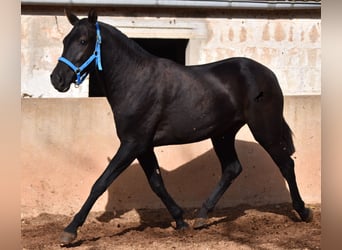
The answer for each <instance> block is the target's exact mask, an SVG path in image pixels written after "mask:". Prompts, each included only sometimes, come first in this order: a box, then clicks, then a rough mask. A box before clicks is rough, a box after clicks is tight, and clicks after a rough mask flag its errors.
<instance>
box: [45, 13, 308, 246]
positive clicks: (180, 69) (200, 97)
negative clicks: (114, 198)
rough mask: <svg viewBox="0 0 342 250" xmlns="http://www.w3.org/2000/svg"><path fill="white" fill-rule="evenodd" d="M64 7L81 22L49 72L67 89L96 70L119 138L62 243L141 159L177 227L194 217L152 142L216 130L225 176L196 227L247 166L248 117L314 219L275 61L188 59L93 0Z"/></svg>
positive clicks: (300, 206) (296, 200)
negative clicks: (299, 179) (152, 45)
mask: <svg viewBox="0 0 342 250" xmlns="http://www.w3.org/2000/svg"><path fill="white" fill-rule="evenodd" d="M66 15H67V17H68V19H69V21H70V23H71V24H72V25H73V29H72V30H71V32H70V33H69V34H68V35H67V36H66V37H65V39H64V41H63V43H64V50H63V54H62V57H61V58H60V59H59V62H58V64H57V66H56V68H55V69H54V70H53V73H52V74H51V82H52V84H53V86H54V87H55V88H56V89H57V90H58V91H61V92H65V91H67V90H68V89H69V88H70V85H71V83H73V82H75V83H76V84H80V83H81V82H82V80H83V79H84V77H85V76H86V75H87V74H88V73H90V74H91V76H92V77H94V78H95V79H96V83H97V84H99V86H100V87H101V89H102V90H103V91H104V93H105V95H106V97H107V99H108V102H109V104H110V106H111V109H112V111H113V114H114V120H115V124H116V129H117V136H118V137H119V139H120V142H121V143H120V147H119V149H118V151H117V153H116V154H115V156H114V157H113V159H112V160H111V161H110V163H109V165H108V167H107V168H106V169H105V171H104V172H103V174H102V175H101V176H100V177H99V179H98V180H97V181H96V182H95V184H94V185H93V187H92V189H91V192H90V194H89V197H88V198H87V200H86V202H85V203H84V205H83V206H82V208H81V210H80V211H79V212H78V213H77V214H76V215H75V217H74V218H73V220H72V222H71V223H70V224H69V225H68V226H67V227H66V228H65V229H64V232H63V233H62V236H61V242H62V244H69V243H71V242H72V241H73V240H74V239H76V236H77V229H78V227H80V226H81V225H82V224H83V223H84V221H85V219H86V217H87V215H88V213H89V211H90V209H91V208H92V206H93V205H94V203H95V201H96V200H97V199H98V198H99V196H100V195H102V194H103V193H104V192H105V191H106V189H107V188H108V186H109V185H110V184H111V183H112V182H113V181H114V180H115V179H116V178H117V177H118V176H119V175H120V174H121V173H122V172H123V171H124V170H125V169H126V168H127V167H128V166H129V165H130V164H131V163H132V161H133V160H134V159H138V161H139V163H140V165H141V166H142V168H143V170H144V172H145V174H146V177H147V179H148V181H149V184H150V185H151V188H152V190H153V191H154V192H155V193H156V194H157V195H158V196H159V197H160V199H161V200H162V201H163V203H164V204H165V206H166V207H167V209H168V211H169V212H170V214H171V215H172V217H173V218H174V220H175V221H176V228H177V229H183V228H186V227H188V225H187V223H186V222H185V221H184V219H183V211H182V209H181V208H180V207H179V206H178V205H177V204H176V202H175V201H174V200H173V199H172V197H171V196H170V195H169V194H168V192H167V190H166V189H165V186H164V183H163V180H162V177H161V175H160V170H159V166H158V161H157V158H156V155H155V153H154V151H153V148H154V147H156V146H161V145H170V144H183V143H192V142H197V141H200V140H203V139H207V138H210V139H211V141H212V143H213V147H214V150H215V152H216V154H217V156H218V158H219V160H220V163H221V167H222V177H221V179H220V181H219V183H218V184H217V186H216V188H215V189H214V190H213V192H212V193H211V195H210V196H209V198H208V199H207V200H206V201H205V202H204V203H203V205H202V208H201V209H200V211H199V214H198V218H197V219H196V221H195V223H194V228H201V227H203V226H205V223H206V219H207V217H208V215H207V214H208V212H210V211H211V210H212V209H213V208H214V206H215V205H216V203H217V202H218V200H219V199H220V197H221V196H222V195H223V193H224V192H225V191H226V189H227V188H228V187H229V185H230V184H231V183H232V181H233V180H234V179H235V178H236V177H237V176H238V175H239V174H240V172H241V171H242V167H241V165H240V162H239V160H238V157H237V154H236V151H235V148H234V140H235V135H236V133H237V132H238V130H239V129H240V128H241V127H242V126H243V125H244V124H247V125H248V126H249V128H250V130H251V132H252V134H253V136H254V138H255V139H256V140H257V141H258V142H259V143H260V145H262V146H263V148H264V149H265V150H266V151H267V152H268V153H269V154H270V156H271V157H272V159H273V160H274V162H275V163H276V164H277V166H278V167H279V169H280V171H281V173H282V175H283V176H284V178H285V179H286V181H287V183H288V185H289V189H290V193H291V198H292V203H293V208H294V209H295V210H296V211H297V212H298V214H299V216H300V218H301V219H302V220H303V221H306V222H309V221H311V219H312V211H311V210H310V209H309V208H306V207H305V204H304V202H303V200H302V198H301V197H300V194H299V191H298V187H297V183H296V178H295V173H294V161H293V160H292V159H291V155H292V154H293V153H294V151H295V149H294V145H293V141H292V132H291V130H290V128H289V126H288V125H287V123H286V122H285V119H284V117H283V95H282V92H281V89H280V86H279V83H278V81H277V78H276V76H275V75H274V73H273V72H272V71H271V70H270V69H268V68H266V67H265V66H263V65H261V64H259V63H257V62H255V61H253V60H251V59H247V58H230V59H226V60H222V61H218V62H214V63H210V64H205V65H199V66H182V65H179V64H177V63H175V62H172V61H170V60H167V59H163V58H158V57H156V56H153V55H151V54H149V53H148V52H146V51H145V50H143V49H142V48H141V47H139V46H138V45H137V44H136V43H135V42H134V41H132V40H130V39H129V38H127V36H125V35H124V34H122V33H121V32H120V31H118V30H117V29H115V28H114V27H112V26H110V25H108V24H105V23H101V22H98V21H97V14H96V12H95V11H93V10H91V11H89V14H88V18H84V19H81V20H79V19H78V17H76V16H75V15H74V14H72V13H70V12H69V11H66Z"/></svg>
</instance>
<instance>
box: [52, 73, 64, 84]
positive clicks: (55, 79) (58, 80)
mask: <svg viewBox="0 0 342 250" xmlns="http://www.w3.org/2000/svg"><path fill="white" fill-rule="evenodd" d="M50 79H51V81H52V82H55V83H61V82H62V77H61V76H60V75H58V74H51V75H50Z"/></svg>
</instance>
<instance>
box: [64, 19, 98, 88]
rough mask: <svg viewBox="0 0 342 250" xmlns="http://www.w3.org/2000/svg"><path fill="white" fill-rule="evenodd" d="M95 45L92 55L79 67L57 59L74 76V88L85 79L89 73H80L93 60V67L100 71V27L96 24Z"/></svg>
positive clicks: (66, 60) (65, 60)
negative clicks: (73, 73)
mask: <svg viewBox="0 0 342 250" xmlns="http://www.w3.org/2000/svg"><path fill="white" fill-rule="evenodd" d="M95 25H96V44H95V50H94V53H93V54H92V55H91V56H90V57H89V58H88V60H86V61H85V62H84V63H83V64H82V65H81V66H80V67H77V66H75V64H73V63H72V62H70V61H69V60H68V59H66V58H65V57H60V58H58V61H60V62H63V63H65V64H66V65H68V66H69V67H70V68H71V69H72V70H73V71H74V72H75V74H76V77H77V79H76V86H78V85H80V84H81V83H82V82H83V81H84V79H85V78H86V77H87V75H88V74H89V72H84V73H83V74H82V71H83V70H85V69H86V68H87V67H88V66H89V64H91V63H92V62H93V61H94V60H95V65H96V66H97V68H98V70H100V71H102V64H101V34H100V26H99V24H98V22H96V24H95Z"/></svg>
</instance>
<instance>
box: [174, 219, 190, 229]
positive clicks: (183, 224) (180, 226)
mask: <svg viewBox="0 0 342 250" xmlns="http://www.w3.org/2000/svg"><path fill="white" fill-rule="evenodd" d="M188 228H189V224H188V223H186V222H185V221H184V220H179V221H176V230H186V229H188Z"/></svg>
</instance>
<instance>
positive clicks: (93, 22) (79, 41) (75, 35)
mask: <svg viewBox="0 0 342 250" xmlns="http://www.w3.org/2000/svg"><path fill="white" fill-rule="evenodd" d="M65 14H66V16H67V18H68V20H69V22H70V23H71V24H72V25H73V28H72V30H71V31H70V32H69V34H68V35H67V36H66V37H65V38H64V40H63V46H64V48H63V53H62V56H61V57H60V58H59V61H58V63H57V65H56V67H55V68H54V70H53V72H52V74H51V76H50V79H51V83H52V85H53V86H54V87H55V89H57V90H58V91H60V92H66V91H68V90H69V88H70V85H71V83H73V82H75V83H76V84H80V83H81V82H82V81H83V79H84V78H85V76H86V75H87V74H88V73H89V71H90V70H91V69H92V68H94V65H95V64H98V57H99V56H100V55H97V53H98V52H99V51H97V49H96V47H97V46H98V47H99V45H98V36H97V29H98V24H97V14H96V12H95V11H93V10H90V11H89V13H88V18H84V19H81V20H80V19H79V18H78V17H77V16H76V15H74V14H72V13H71V12H70V11H68V10H66V11H65Z"/></svg>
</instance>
